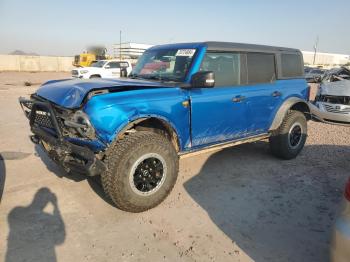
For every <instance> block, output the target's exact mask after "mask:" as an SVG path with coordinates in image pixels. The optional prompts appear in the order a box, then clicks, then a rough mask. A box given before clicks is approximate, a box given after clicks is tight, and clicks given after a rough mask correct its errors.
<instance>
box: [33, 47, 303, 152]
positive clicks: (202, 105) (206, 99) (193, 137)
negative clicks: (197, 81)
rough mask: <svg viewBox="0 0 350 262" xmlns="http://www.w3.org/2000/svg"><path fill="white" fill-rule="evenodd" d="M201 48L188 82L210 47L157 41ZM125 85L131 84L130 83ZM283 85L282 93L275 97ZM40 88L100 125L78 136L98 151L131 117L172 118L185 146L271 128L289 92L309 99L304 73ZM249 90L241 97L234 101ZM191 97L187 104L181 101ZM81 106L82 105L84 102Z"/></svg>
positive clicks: (71, 82)
mask: <svg viewBox="0 0 350 262" xmlns="http://www.w3.org/2000/svg"><path fill="white" fill-rule="evenodd" d="M169 47H174V48H193V49H196V50H197V51H196V53H195V55H194V60H193V62H192V65H191V67H190V68H189V71H188V74H187V77H186V80H185V83H187V84H188V83H190V79H191V76H192V75H193V74H194V73H196V72H198V70H199V68H200V65H201V62H202V59H203V57H204V55H205V52H206V45H204V44H198V43H193V44H176V45H164V46H159V47H153V48H152V49H156V48H159V49H162V48H169ZM125 87H128V88H127V89H125ZM105 88H113V92H111V93H106V94H100V95H95V96H92V97H91V98H90V99H89V100H88V101H87V102H86V103H85V104H83V100H84V98H85V97H86V95H87V94H88V93H89V92H90V91H91V90H98V89H105ZM275 91H278V92H279V93H281V96H278V97H274V96H272V93H273V92H275ZM37 94H38V95H39V96H41V97H44V98H46V99H48V100H50V101H52V102H54V103H55V104H58V105H60V106H63V107H66V108H71V109H75V108H81V109H82V110H83V111H84V112H85V113H87V114H88V116H89V118H90V120H91V123H92V125H93V126H94V128H95V129H96V134H97V137H98V140H96V141H90V142H89V141H83V140H81V141H75V143H79V144H82V145H86V146H88V147H90V148H92V149H93V150H94V151H95V152H97V151H100V150H103V149H104V148H105V147H107V146H108V144H110V143H111V142H112V141H113V140H114V139H115V138H116V136H117V135H118V133H119V132H120V131H121V130H123V128H124V127H126V126H127V125H128V124H129V123H130V122H133V121H135V120H137V119H141V118H149V117H155V118H159V119H162V120H164V121H166V122H167V123H169V124H170V125H171V127H172V128H173V130H174V131H175V132H176V133H177V135H178V138H179V144H180V145H179V146H180V151H182V152H183V151H188V150H193V149H200V148H203V147H206V146H208V145H212V144H216V143H221V142H226V141H232V140H236V139H239V138H243V137H249V136H252V135H257V134H262V133H267V132H268V130H269V127H270V126H271V124H272V122H273V120H274V117H275V115H276V112H277V111H278V109H279V108H280V106H281V105H282V104H283V102H284V101H286V100H287V99H288V98H290V97H298V98H301V99H303V100H306V99H307V95H308V88H307V83H306V81H305V79H288V80H276V81H274V82H272V83H267V84H256V85H244V86H228V87H218V88H180V86H175V85H172V86H170V85H169V84H165V83H162V82H155V81H143V80H135V79H126V80H81V79H78V80H63V81H49V82H47V83H45V84H44V85H43V86H42V87H41V88H40V89H39V90H38V91H37ZM239 96H244V97H245V99H244V100H243V101H242V102H238V103H237V102H233V101H232V99H233V98H235V97H239ZM186 100H189V101H190V106H189V107H186V106H184V105H183V104H182V103H183V102H184V101H186ZM81 106H82V107H81Z"/></svg>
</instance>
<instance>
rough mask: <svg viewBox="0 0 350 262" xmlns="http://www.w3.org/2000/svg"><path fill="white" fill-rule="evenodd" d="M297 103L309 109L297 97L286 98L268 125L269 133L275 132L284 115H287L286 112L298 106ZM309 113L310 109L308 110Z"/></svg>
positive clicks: (304, 102) (306, 104) (305, 103)
mask: <svg viewBox="0 0 350 262" xmlns="http://www.w3.org/2000/svg"><path fill="white" fill-rule="evenodd" d="M298 103H302V104H304V105H305V106H306V107H307V108H309V105H308V103H307V102H306V101H305V100H303V99H301V98H299V97H290V98H288V99H287V100H286V101H284V102H283V104H282V105H281V106H280V108H279V109H278V111H277V113H276V115H275V118H274V120H273V121H272V124H271V125H270V128H269V131H272V130H276V129H277V128H279V126H280V125H281V124H282V121H283V119H284V117H285V115H286V114H287V111H288V110H289V109H290V108H292V107H293V105H295V104H298ZM309 111H310V108H309Z"/></svg>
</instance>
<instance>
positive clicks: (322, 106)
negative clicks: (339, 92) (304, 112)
mask: <svg viewBox="0 0 350 262" xmlns="http://www.w3.org/2000/svg"><path fill="white" fill-rule="evenodd" d="M309 108H310V111H311V115H312V118H313V119H316V120H318V121H321V122H325V123H329V124H335V125H345V126H350V106H347V105H342V104H332V103H326V102H318V101H316V102H314V103H311V102H309Z"/></svg>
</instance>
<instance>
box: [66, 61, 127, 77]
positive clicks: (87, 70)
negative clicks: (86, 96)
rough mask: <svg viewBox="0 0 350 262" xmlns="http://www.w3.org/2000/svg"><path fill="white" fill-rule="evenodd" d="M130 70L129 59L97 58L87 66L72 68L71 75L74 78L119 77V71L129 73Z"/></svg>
mask: <svg viewBox="0 0 350 262" xmlns="http://www.w3.org/2000/svg"><path fill="white" fill-rule="evenodd" d="M131 70H132V67H131V63H130V62H129V61H121V60H99V61H96V62H93V63H92V64H91V65H90V66H89V67H81V68H77V69H74V70H72V77H75V78H85V79H89V78H119V77H120V75H121V72H120V71H124V74H126V75H129V74H130V72H131Z"/></svg>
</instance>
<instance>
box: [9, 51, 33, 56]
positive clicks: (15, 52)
mask: <svg viewBox="0 0 350 262" xmlns="http://www.w3.org/2000/svg"><path fill="white" fill-rule="evenodd" d="M9 55H31V56H38V54H37V53H26V52H24V51H22V50H15V51H13V52H11V53H9Z"/></svg>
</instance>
